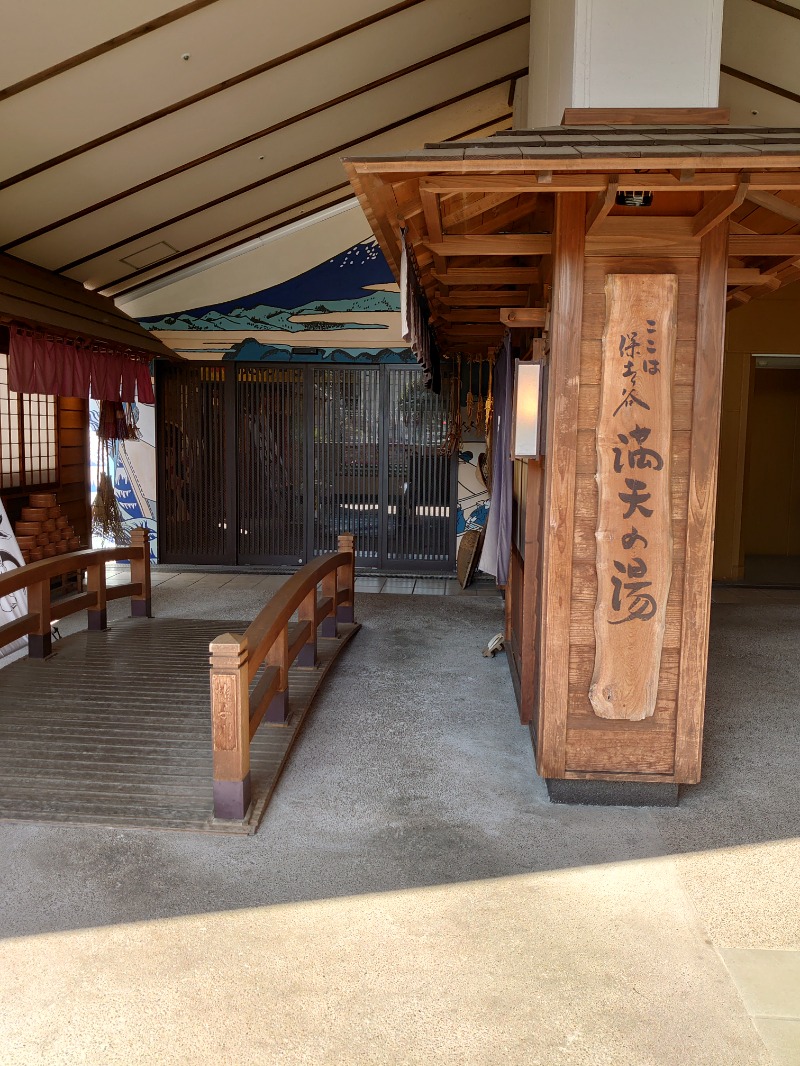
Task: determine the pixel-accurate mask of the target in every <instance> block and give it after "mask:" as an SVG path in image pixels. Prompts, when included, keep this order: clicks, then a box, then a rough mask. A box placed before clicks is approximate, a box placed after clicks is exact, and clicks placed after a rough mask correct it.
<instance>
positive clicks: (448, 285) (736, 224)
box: [344, 113, 800, 353]
mask: <svg viewBox="0 0 800 1066" xmlns="http://www.w3.org/2000/svg"><path fill="white" fill-rule="evenodd" d="M686 117H688V118H691V115H689V116H684V117H682V118H681V119H677V120H673V122H674V124H670V122H668V121H665V122H663V123H657V122H654V121H650V122H648V123H647V124H624V125H615V126H611V125H594V124H588V123H586V122H584V124H583V125H579V126H576V125H570V126H556V127H549V128H546V129H538V130H513V131H504V132H503V133H501V134H498V135H495V136H493V137H489V138H486V139H483V140H476V141H470V140H466V141H461V142H452V141H449V142H444V143H441V144H430V145H427V146H426V147H425V149H423V150H422V151H419V152H415V153H409V154H406V155H381V156H371V157H368V158H348V159H346V160H345V161H344V165H345V169H346V171H347V174H348V176H349V178H350V182H351V184H352V186H353V188H354V190H355V192H356V195H357V196H358V198H359V201H360V203H361V205H362V207H363V209H364V212H365V214H366V215H367V218H368V219H369V221H370V223H371V225H372V228H373V231H374V233H375V235H376V237H377V239H378V241H379V243H380V245H381V248H382V249H383V252H384V254H385V256H386V259H387V261H388V263H389V265H390V267H391V268H392V270H393V271H394V273H395V275H396V276H398V277H399V265H400V243H399V238H400V230H401V228H405V229H406V232H407V236H408V238H409V240H410V244H411V246H412V248H413V251H414V255H415V258H416V261H417V266H418V269H419V272H420V275H421V280H422V284H423V287H424V289H425V294H426V296H427V299H428V303H429V305H430V307H431V310H432V326H433V328H434V330H435V332H436V335H437V340H438V342H439V345H440V347H441V348H442V350H443V351H444V352H445V353H446V352H447V351H448V350H454V351H455V350H467V349H469V348H475V349H477V350H485V348H486V347H487V346H491V345H492V344H495V343H497V342H498V341H499V340H500V339H501V337H502V333H503V330H504V328H505V325H507V324H511V325H514V324H515V321H514V317H513V316H510V315H509V314H508V313H507V312H508V309H509V308H519V307H526V306H531V307H533V306H536V305H537V304H542V303H544V302H546V289H545V286H546V285H547V282H548V271H549V269H550V267H549V263H550V258H549V250H550V239H551V235H552V203H553V196H552V195H551V194H553V193H559V192H582V193H584V194H585V197H586V247H587V252H588V253H589V254H591V252H592V250H596V251H598V252H600V251H607V252H608V253H609V254H631V255H641V254H651V255H655V254H665V255H673V256H686V255H690V256H691V255H697V254H699V246H700V240H701V238H702V237H703V235H704V234H706V233H708V232H709V231H710V230H711V229H713V228H714V227H715V226H716V225H718V224H719V223H720V222H721V221H723V220H725V219H730V220H731V235H730V238H729V247H728V251H729V271H730V273H729V284H728V292H729V306H733V305H735V304H736V303H740V302H743V301H746V300H749V299H751V298H753V297H755V296H758V295H760V294H763V293H764V292H765V291H769V290H770V289H773V288H777V287H780V286H781V285H783V284H787V283H789V282H791V281H794V280H797V279H798V278H800V129H769V128H766V129H765V128H760V127H740V126H737V127H731V126H727V125H722V124H717V125H709V124H708V122H709V120H716V121H718V122H719V121H720V116H717V115H716V113H715V115H713V116H704V117H703V119H702V120H701V121H699V122H698V123H695V124H691V125H685V124H680V125H679V124H677V123H678V122H684V121H685V120H686ZM629 189H630V190H635V189H646V190H648V191H650V192H652V193H653V195H654V200H653V205H652V207H651V208H647V209H636V208H627V207H620V206H618V205H616V202H615V197H616V193H617V191H618V190H629ZM470 309H471V310H472V311H473V314H472V316H470V314H469V310H470ZM465 312H466V313H465ZM523 321H524V319H523V318H522V317H520V316H516V324H517V325H521V323H522V322H523ZM471 326H472V327H474V328H473V329H472V332H470V330H471Z"/></svg>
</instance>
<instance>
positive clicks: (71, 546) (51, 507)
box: [15, 492, 81, 563]
mask: <svg viewBox="0 0 800 1066" xmlns="http://www.w3.org/2000/svg"><path fill="white" fill-rule="evenodd" d="M15 532H16V534H17V543H18V544H19V550H20V551H21V552H22V558H23V559H24V560H25V562H26V563H35V562H37V561H38V560H39V559H50V558H52V557H53V556H54V555H63V554H64V553H65V552H74V551H77V550H78V548H80V546H81V542H80V540H79V539H78V537H76V536H75V530H74V529H73V528H72V526H71V525H70V524H69V519H68V518H67V516H66V515H65V514H63V513H62V511H61V508H60V507H59V505H58V504H57V503H56V498H55V495H54V493H52V492H34V493H31V497H30V500H29V503H28V506H27V507H23V508H22V512H21V516H20V520H19V522H17V523H16V525H15Z"/></svg>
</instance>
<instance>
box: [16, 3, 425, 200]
mask: <svg viewBox="0 0 800 1066" xmlns="http://www.w3.org/2000/svg"><path fill="white" fill-rule="evenodd" d="M423 3H425V0H402V2H401V3H398V4H393V5H392V6H391V7H387V8H384V9H383V10H382V11H378V12H376V13H375V14H374V15H370V16H368V17H367V18H363V19H359V20H358V21H357V22H351V23H350V24H349V25H348V26H343V27H342V28H341V29H340V30H335V31H333V32H332V33H326V34H325V35H324V36H323V37H318V38H317V39H316V40H315V41H311V42H309V43H308V44H304V45H301V46H300V47H299V48H293V49H291V51H289V52H284V53H283V54H282V55H279V56H276V57H275V58H274V59H268V60H267V61H266V62H265V63H259V64H258V66H255V67H251V68H250V69H249V70H245V71H243V72H242V73H241V74H236V75H234V77H232V78H226V79H225V81H221V82H218V83H217V84H216V85H211V86H209V88H207V89H202V90H201V91H200V92H197V93H192V95H191V96H186V97H184V98H183V99H182V100H177V101H176V102H175V103H173V104H169V105H168V106H166V107H162V108H159V110H158V111H153V112H151V113H150V114H149V115H145V116H143V117H142V118H140V119H136V120H135V121H134V122H128V123H126V124H125V125H124V126H120V127H118V128H117V129H115V130H111V131H109V132H108V133H104V134H103V135H102V136H101V137H95V138H94V139H93V140H91V141H87V142H86V143H85V144H81V145H77V146H76V147H75V148H70V149H69V151H67V152H62V153H61V154H60V155H57V156H53V158H52V159H48V160H45V161H44V162H42V163H37V164H36V166H34V167H29V168H28V169H27V170H23V171H20V173H19V174H15V175H13V176H12V177H10V178H6V179H5V181H2V182H0V190H2V189H7V188H9V186H11V185H15V184H17V182H20V181H24V179H25V178H31V177H33V175H34V174H41V173H42V172H43V171H45V170H49V169H51V168H52V167H55V166H58V165H59V163H65V162H66V161H67V160H68V159H74V158H75V157H76V156H79V155H83V154H84V153H85V152H90V151H91V150H92V149H93V148H98V147H99V146H100V145H103V144H107V143H108V142H109V141H113V140H116V139H117V138H119V137H124V136H125V135H126V134H127V133H133V132H134V130H139V129H142V128H143V127H144V126H149V125H151V124H152V123H153V122H157V121H158V120H159V119H162V118H166V117H167V116H168V115H174V114H175V113H176V112H178V111H182V110H184V109H185V108H187V107H191V106H192V105H193V104H197V103H200V102H201V101H202V100H207V99H208V98H209V97H211V96H216V95H217V93H221V92H225V90H226V89H230V88H232V87H233V86H235V85H241V83H242V82H245V81H249V80H250V79H251V78H257V77H258V76H259V75H261V74H266V73H267V72H268V71H270V70H275V69H276V68H277V67H282V66H285V64H286V63H291V61H292V60H293V59H299V58H300V57H301V56H305V55H308V54H309V53H310V52H315V51H316V50H317V49H319V48H324V47H325V45H327V44H331V43H333V42H334V41H338V40H341V38H342V37H349V36H350V34H353V33H357V32H358V31H359V30H363V29H366V28H367V27H368V26H374V25H375V24H376V23H379V22H382V21H383V20H384V19H387V18H391V17H392V15H396V14H398V12H401V11H405V10H407V9H408V8H410V7H416V6H417V5H418V4H423Z"/></svg>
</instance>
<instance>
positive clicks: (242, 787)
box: [210, 633, 251, 821]
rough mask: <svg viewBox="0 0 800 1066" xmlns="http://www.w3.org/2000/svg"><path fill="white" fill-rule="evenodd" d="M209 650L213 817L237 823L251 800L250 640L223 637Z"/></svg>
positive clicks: (245, 812) (230, 636) (237, 637)
mask: <svg viewBox="0 0 800 1066" xmlns="http://www.w3.org/2000/svg"><path fill="white" fill-rule="evenodd" d="M210 650H211V728H212V743H213V753H214V817H215V818H224V819H228V820H236V821H238V820H241V819H243V818H244V817H245V816H246V815H247V810H248V807H249V806H250V798H251V786H250V693H249V685H248V674H247V671H248V662H247V640H246V639H245V638H244V637H240V636H237V635H236V634H234V633H224V634H223V635H222V636H221V637H218V638H217V639H216V640H215V641H213V642H212V643H211V645H210Z"/></svg>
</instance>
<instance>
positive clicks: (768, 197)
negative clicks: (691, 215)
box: [747, 12, 800, 222]
mask: <svg viewBox="0 0 800 1066" xmlns="http://www.w3.org/2000/svg"><path fill="white" fill-rule="evenodd" d="M798 14H800V12H798ZM747 199H748V200H749V201H750V203H753V204H757V205H758V206H759V207H763V208H765V210H767V211H771V212H772V213H773V214H774V215H780V216H781V217H782V218H788V219H789V220H790V221H791V222H800V206H798V205H797V204H790V203H789V201H788V200H782V199H781V197H780V196H773V195H772V193H769V192H752V191H751V192H749V193H748V194H747Z"/></svg>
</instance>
